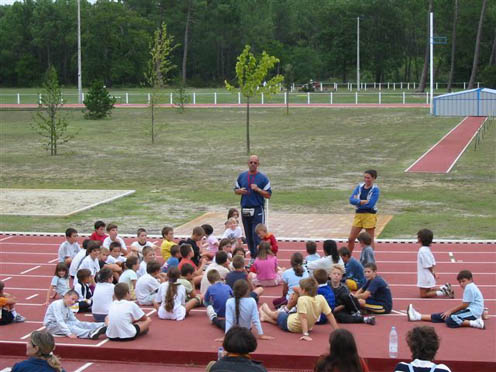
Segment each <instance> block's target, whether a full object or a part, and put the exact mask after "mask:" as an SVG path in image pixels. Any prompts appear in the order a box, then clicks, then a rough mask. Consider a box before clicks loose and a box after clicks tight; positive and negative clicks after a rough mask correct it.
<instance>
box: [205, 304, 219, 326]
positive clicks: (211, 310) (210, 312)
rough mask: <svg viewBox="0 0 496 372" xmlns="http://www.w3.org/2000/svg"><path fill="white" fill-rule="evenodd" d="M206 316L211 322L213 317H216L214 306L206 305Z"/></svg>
mask: <svg viewBox="0 0 496 372" xmlns="http://www.w3.org/2000/svg"><path fill="white" fill-rule="evenodd" d="M207 316H208V319H210V322H213V320H214V319H215V318H217V313H216V312H215V310H214V307H213V306H212V305H208V306H207Z"/></svg>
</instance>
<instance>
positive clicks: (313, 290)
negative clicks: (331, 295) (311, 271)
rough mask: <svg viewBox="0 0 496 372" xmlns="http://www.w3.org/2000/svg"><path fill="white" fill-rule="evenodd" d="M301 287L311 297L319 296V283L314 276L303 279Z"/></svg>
mask: <svg viewBox="0 0 496 372" xmlns="http://www.w3.org/2000/svg"><path fill="white" fill-rule="evenodd" d="M300 288H301V289H303V290H305V292H306V293H307V294H308V295H309V296H311V297H315V296H317V288H318V285H317V282H316V281H315V279H314V278H312V277H309V278H305V279H301V280H300Z"/></svg>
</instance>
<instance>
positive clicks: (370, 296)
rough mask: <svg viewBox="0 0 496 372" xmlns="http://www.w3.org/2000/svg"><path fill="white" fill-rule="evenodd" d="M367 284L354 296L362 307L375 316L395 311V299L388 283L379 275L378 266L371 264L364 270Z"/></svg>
mask: <svg viewBox="0 0 496 372" xmlns="http://www.w3.org/2000/svg"><path fill="white" fill-rule="evenodd" d="M363 271H364V274H365V278H366V279H367V282H366V283H365V285H364V286H363V287H362V288H360V289H359V290H358V291H357V292H356V293H355V294H354V296H355V297H356V298H358V301H359V302H360V306H361V307H362V308H364V309H366V310H368V311H370V312H372V313H375V314H389V313H390V312H391V310H392V309H393V297H392V296H391V290H390V289H389V285H388V284H387V283H386V281H385V280H384V279H383V278H382V277H380V276H379V275H377V266H376V264H375V263H372V262H369V263H368V264H367V265H365V269H364V270H363Z"/></svg>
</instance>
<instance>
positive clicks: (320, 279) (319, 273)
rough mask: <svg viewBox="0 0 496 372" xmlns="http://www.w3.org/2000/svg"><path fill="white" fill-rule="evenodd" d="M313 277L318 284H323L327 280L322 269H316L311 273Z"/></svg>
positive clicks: (325, 272) (327, 275)
mask: <svg viewBox="0 0 496 372" xmlns="http://www.w3.org/2000/svg"><path fill="white" fill-rule="evenodd" d="M313 277H314V278H315V280H316V281H317V283H319V284H325V283H327V281H328V280H329V274H327V271H326V270H324V269H317V270H315V271H314V272H313Z"/></svg>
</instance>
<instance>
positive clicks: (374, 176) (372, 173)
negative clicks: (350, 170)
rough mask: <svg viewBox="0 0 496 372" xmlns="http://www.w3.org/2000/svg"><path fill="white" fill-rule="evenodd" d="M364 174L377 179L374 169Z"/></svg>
mask: <svg viewBox="0 0 496 372" xmlns="http://www.w3.org/2000/svg"><path fill="white" fill-rule="evenodd" d="M363 173H366V174H370V175H371V177H372V178H374V179H376V178H377V171H376V170H375V169H367V170H366V171H365V172H363Z"/></svg>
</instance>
